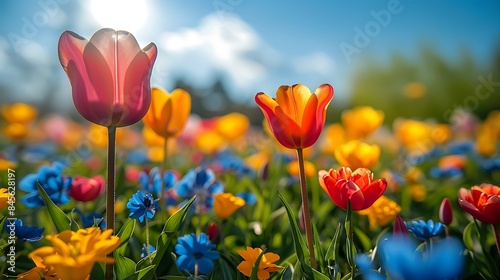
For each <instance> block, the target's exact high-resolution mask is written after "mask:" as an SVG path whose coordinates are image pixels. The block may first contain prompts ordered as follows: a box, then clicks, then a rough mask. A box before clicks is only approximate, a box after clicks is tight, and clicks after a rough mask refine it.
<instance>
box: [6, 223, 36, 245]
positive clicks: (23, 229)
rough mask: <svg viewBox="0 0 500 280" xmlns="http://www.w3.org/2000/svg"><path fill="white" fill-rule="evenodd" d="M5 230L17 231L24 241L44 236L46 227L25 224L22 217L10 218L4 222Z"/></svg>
mask: <svg viewBox="0 0 500 280" xmlns="http://www.w3.org/2000/svg"><path fill="white" fill-rule="evenodd" d="M4 228H5V231H7V232H8V233H10V232H15V234H16V237H17V238H19V239H21V240H22V241H28V242H35V241H38V240H40V239H42V238H43V235H42V233H43V231H44V230H45V228H38V227H29V226H23V221H21V219H15V220H13V219H8V220H7V221H5V224H4Z"/></svg>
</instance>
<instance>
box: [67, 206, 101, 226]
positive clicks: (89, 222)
mask: <svg viewBox="0 0 500 280" xmlns="http://www.w3.org/2000/svg"><path fill="white" fill-rule="evenodd" d="M74 211H75V212H76V213H77V214H78V216H80V220H81V221H82V226H83V227H84V228H88V227H92V226H94V225H96V224H97V225H98V226H99V227H100V228H101V229H105V228H106V222H105V221H104V219H103V217H102V215H101V214H99V213H97V212H92V213H90V214H88V215H85V214H83V212H82V211H80V210H79V209H75V210H74Z"/></svg>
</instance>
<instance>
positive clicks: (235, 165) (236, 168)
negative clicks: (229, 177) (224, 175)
mask: <svg viewBox="0 0 500 280" xmlns="http://www.w3.org/2000/svg"><path fill="white" fill-rule="evenodd" d="M216 161H217V163H218V164H219V165H220V167H221V168H222V170H224V171H226V172H234V174H236V176H238V177H243V176H249V177H252V176H254V175H255V172H254V170H253V169H252V168H250V167H248V165H246V164H245V162H244V161H243V160H242V159H241V158H240V157H238V156H236V155H235V154H233V153H231V152H229V151H224V152H222V153H219V154H217V156H216Z"/></svg>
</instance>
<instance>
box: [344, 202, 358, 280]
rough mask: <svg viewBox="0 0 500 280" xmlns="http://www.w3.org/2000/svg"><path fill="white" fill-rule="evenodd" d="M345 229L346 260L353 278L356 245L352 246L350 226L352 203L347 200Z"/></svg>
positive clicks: (352, 236)
mask: <svg viewBox="0 0 500 280" xmlns="http://www.w3.org/2000/svg"><path fill="white" fill-rule="evenodd" d="M344 226H345V231H346V234H347V244H346V245H347V262H348V263H349V266H350V267H351V279H352V280H354V276H355V275H356V262H355V259H356V247H355V246H354V232H353V228H352V205H351V201H350V200H349V201H348V202H347V213H346V217H345V224H344Z"/></svg>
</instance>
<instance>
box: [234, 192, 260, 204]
mask: <svg viewBox="0 0 500 280" xmlns="http://www.w3.org/2000/svg"><path fill="white" fill-rule="evenodd" d="M236 196H237V197H240V198H243V200H245V202H246V204H248V205H254V204H255V203H257V196H256V195H255V194H254V193H253V192H239V193H237V194H236Z"/></svg>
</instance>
